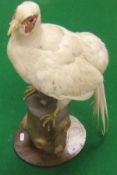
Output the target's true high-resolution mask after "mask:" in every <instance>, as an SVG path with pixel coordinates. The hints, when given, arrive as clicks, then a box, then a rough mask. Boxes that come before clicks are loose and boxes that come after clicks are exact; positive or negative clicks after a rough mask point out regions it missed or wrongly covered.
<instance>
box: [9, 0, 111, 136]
mask: <svg viewBox="0 0 117 175" xmlns="http://www.w3.org/2000/svg"><path fill="white" fill-rule="evenodd" d="M8 34H9V35H11V37H10V40H9V43H8V56H9V59H10V60H11V62H12V64H13V65H14V67H15V69H16V71H17V72H18V73H19V75H20V76H21V77H22V79H23V80H24V81H25V82H27V83H28V84H30V85H32V86H33V87H34V88H35V89H37V90H38V91H40V92H42V93H44V94H45V95H48V96H50V97H53V98H55V99H57V100H58V106H59V108H63V107H64V106H66V105H67V104H68V103H69V102H70V101H71V100H86V99H89V98H90V97H91V96H94V109H95V112H96V113H97V114H98V116H99V114H101V115H100V116H101V119H102V124H103V134H105V132H106V130H107V121H108V111H107V105H106V98H105V90H104V84H103V73H104V71H105V70H106V68H107V65H108V53H107V49H106V48H105V45H104V43H103V42H102V41H101V40H100V39H99V38H98V37H96V36H95V35H94V34H92V33H88V32H81V33H73V32H71V31H69V30H67V29H65V28H63V27H61V26H58V25H54V24H42V23H41V13H40V8H39V6H38V4H36V3H34V2H30V1H26V2H23V3H22V4H21V5H19V6H18V7H17V9H16V11H15V14H14V16H13V19H12V21H11V23H10V28H9V31H8Z"/></svg>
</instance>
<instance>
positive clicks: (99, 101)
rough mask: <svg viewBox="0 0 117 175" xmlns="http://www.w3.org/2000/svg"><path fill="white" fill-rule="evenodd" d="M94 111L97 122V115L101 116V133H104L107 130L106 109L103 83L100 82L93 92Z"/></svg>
mask: <svg viewBox="0 0 117 175" xmlns="http://www.w3.org/2000/svg"><path fill="white" fill-rule="evenodd" d="M94 113H95V114H96V115H97V117H98V122H99V116H101V121H102V134H103V135H105V133H106V132H107V130H108V109H107V103H106V97H105V89H104V84H103V83H101V84H100V85H99V86H98V88H97V89H96V90H95V93H94Z"/></svg>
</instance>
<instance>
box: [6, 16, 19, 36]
mask: <svg viewBox="0 0 117 175" xmlns="http://www.w3.org/2000/svg"><path fill="white" fill-rule="evenodd" d="M17 28H18V23H17V21H16V20H15V19H13V20H12V21H11V23H10V27H9V30H8V36H9V35H12V33H14V32H15V31H16V29H17Z"/></svg>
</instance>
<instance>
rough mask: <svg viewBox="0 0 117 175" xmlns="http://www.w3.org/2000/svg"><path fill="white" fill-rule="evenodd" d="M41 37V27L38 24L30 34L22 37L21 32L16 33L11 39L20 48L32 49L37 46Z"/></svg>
mask: <svg viewBox="0 0 117 175" xmlns="http://www.w3.org/2000/svg"><path fill="white" fill-rule="evenodd" d="M41 35H42V27H41V24H38V25H37V26H36V28H35V29H34V31H33V32H32V33H31V34H29V35H23V34H22V33H21V32H19V31H16V32H15V33H14V35H12V39H13V40H16V41H17V43H18V44H19V45H21V46H25V47H26V46H27V47H31V46H32V47H34V46H36V45H37V44H39V40H40V39H41Z"/></svg>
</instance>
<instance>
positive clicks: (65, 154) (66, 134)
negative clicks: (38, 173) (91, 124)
mask: <svg viewBox="0 0 117 175" xmlns="http://www.w3.org/2000/svg"><path fill="white" fill-rule="evenodd" d="M56 107H57V100H55V99H53V98H51V97H48V96H46V95H44V94H42V93H39V92H36V93H34V94H32V95H31V96H29V97H28V98H27V108H28V109H27V114H26V116H25V117H24V119H23V120H22V122H21V125H20V128H19V129H18V131H17V134H16V137H15V140H14V147H15V151H16V152H17V154H18V155H19V156H20V157H21V158H22V159H23V160H25V161H26V162H28V163H30V164H33V165H39V166H53V165H58V164H61V163H63V162H65V161H67V160H69V159H71V158H73V157H74V156H75V155H77V154H78V153H79V152H80V150H81V149H82V148H83V146H84V143H85V139H86V132H85V128H84V127H83V125H82V124H81V123H80V122H79V121H78V119H76V118H74V117H72V116H69V114H68V110H67V107H65V108H64V109H62V110H59V111H58V113H57V115H56V120H55V126H54V127H53V125H52V122H51V121H49V122H48V123H47V124H46V126H45V127H43V122H44V120H45V119H46V117H45V118H44V116H46V115H47V114H51V113H53V112H54V111H55V109H56ZM42 119H44V120H42Z"/></svg>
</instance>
